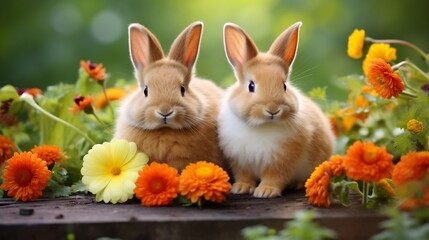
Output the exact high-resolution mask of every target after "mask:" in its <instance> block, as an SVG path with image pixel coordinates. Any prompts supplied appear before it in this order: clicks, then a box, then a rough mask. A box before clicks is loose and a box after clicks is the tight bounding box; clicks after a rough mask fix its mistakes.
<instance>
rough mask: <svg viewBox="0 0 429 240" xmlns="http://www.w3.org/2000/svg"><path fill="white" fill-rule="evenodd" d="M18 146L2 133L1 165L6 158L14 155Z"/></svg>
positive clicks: (0, 136) (0, 141)
mask: <svg viewBox="0 0 429 240" xmlns="http://www.w3.org/2000/svg"><path fill="white" fill-rule="evenodd" d="M16 151H17V150H16V146H15V144H13V141H12V140H11V139H10V138H8V137H6V136H4V135H1V134H0V167H1V165H2V164H3V162H4V161H5V160H6V159H9V158H11V157H12V155H13V153H14V152H16Z"/></svg>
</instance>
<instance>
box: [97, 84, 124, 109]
mask: <svg viewBox="0 0 429 240" xmlns="http://www.w3.org/2000/svg"><path fill="white" fill-rule="evenodd" d="M106 94H107V99H106V95H104V94H103V93H100V94H99V95H98V96H97V100H96V101H95V103H94V107H95V108H97V109H100V108H103V107H105V106H106V105H107V101H108V100H109V101H114V100H119V99H122V98H123V97H124V96H125V95H126V94H127V92H126V91H125V90H123V89H122V88H109V89H107V90H106Z"/></svg>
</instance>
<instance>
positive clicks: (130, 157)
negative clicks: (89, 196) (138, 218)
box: [81, 139, 149, 203]
mask: <svg viewBox="0 0 429 240" xmlns="http://www.w3.org/2000/svg"><path fill="white" fill-rule="evenodd" d="M148 160H149V159H148V157H147V155H146V154H144V153H139V152H137V145H136V144H135V143H133V142H128V141H126V140H123V139H122V140H119V139H113V140H112V141H111V142H105V143H103V144H96V145H94V146H93V147H92V149H91V150H89V151H88V153H87V154H86V155H85V156H84V157H83V167H82V169H81V173H82V176H83V177H82V182H83V184H85V185H86V187H87V189H88V190H89V191H90V192H91V193H93V194H96V200H97V202H100V201H104V202H105V203H108V202H111V203H118V202H119V203H123V202H125V201H127V200H128V199H130V198H132V197H133V195H134V188H135V187H136V184H135V182H136V180H137V177H138V172H139V170H140V169H142V168H143V166H144V165H145V164H146V163H147V162H148Z"/></svg>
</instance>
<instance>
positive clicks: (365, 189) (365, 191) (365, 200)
mask: <svg viewBox="0 0 429 240" xmlns="http://www.w3.org/2000/svg"><path fill="white" fill-rule="evenodd" d="M362 192H363V198H362V205H363V207H364V208H366V206H367V204H368V192H369V183H367V182H363V189H362Z"/></svg>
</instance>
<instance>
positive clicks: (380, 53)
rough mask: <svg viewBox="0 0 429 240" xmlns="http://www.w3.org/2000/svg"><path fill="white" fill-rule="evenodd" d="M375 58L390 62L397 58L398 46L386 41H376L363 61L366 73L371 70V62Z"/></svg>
mask: <svg viewBox="0 0 429 240" xmlns="http://www.w3.org/2000/svg"><path fill="white" fill-rule="evenodd" d="M374 58H381V59H383V60H384V61H386V62H390V61H393V60H395V59H396V48H392V47H390V44H386V43H374V44H372V45H371V46H370V47H369V49H368V53H367V54H366V57H365V59H364V60H363V63H362V68H363V72H364V73H365V75H366V76H367V75H368V72H369V64H370V63H371V61H372V60H373V59H374Z"/></svg>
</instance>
